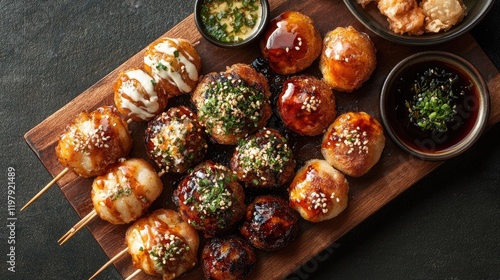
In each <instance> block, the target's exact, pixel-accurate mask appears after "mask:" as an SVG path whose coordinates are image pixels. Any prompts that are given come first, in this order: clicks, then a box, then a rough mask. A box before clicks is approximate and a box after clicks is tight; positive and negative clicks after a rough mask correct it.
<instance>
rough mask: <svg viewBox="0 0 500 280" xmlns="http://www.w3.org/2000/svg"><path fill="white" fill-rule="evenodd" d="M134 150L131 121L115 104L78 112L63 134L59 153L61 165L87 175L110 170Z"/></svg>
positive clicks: (85, 176)
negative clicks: (125, 117) (124, 116)
mask: <svg viewBox="0 0 500 280" xmlns="http://www.w3.org/2000/svg"><path fill="white" fill-rule="evenodd" d="M131 149H132V137H131V136H130V131H129V130H128V126H127V123H126V122H125V120H124V119H123V118H122V117H121V116H120V114H119V113H118V111H117V110H116V108H115V107H111V106H104V107H99V108H97V109H96V110H94V111H92V112H90V113H88V112H82V113H80V114H78V115H77V116H76V117H75V118H74V119H73V121H72V122H71V123H70V124H68V125H67V126H66V128H65V131H64V133H63V134H62V135H61V136H60V137H59V140H58V142H57V147H56V156H57V159H58V160H59V162H60V163H61V165H63V166H65V167H67V168H69V169H71V171H73V172H74V173H76V174H77V175H79V176H82V177H84V178H89V177H94V176H98V175H102V174H104V173H106V171H107V170H108V168H110V167H111V166H112V165H113V164H115V163H116V162H117V161H118V159H120V158H122V157H125V156H127V155H128V153H129V152H130V150H131Z"/></svg>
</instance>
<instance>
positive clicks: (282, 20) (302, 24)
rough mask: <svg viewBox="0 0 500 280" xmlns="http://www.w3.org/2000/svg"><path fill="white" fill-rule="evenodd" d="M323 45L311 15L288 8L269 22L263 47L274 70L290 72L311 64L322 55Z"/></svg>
mask: <svg viewBox="0 0 500 280" xmlns="http://www.w3.org/2000/svg"><path fill="white" fill-rule="evenodd" d="M322 45H323V42H322V39H321V35H320V33H319V31H318V30H317V29H316V27H315V26H314V22H313V20H312V19H311V18H310V17H308V16H306V15H304V14H301V13H300V12H296V11H286V12H283V13H282V14H280V15H279V16H277V17H276V18H274V19H273V20H271V21H270V22H269V25H268V28H267V31H266V33H265V34H264V36H263V37H262V39H261V41H260V50H261V52H262V54H263V56H264V58H266V59H267V60H268V61H269V66H270V67H271V69H273V70H274V72H276V73H278V74H282V75H290V74H295V73H297V72H300V71H302V70H304V69H306V68H307V67H309V66H310V65H311V64H312V63H313V61H314V60H316V59H317V58H318V57H319V55H320V54H321V48H322Z"/></svg>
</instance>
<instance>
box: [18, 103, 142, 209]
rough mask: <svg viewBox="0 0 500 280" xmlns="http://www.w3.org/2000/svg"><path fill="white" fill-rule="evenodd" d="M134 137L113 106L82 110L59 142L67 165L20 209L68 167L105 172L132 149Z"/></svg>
mask: <svg viewBox="0 0 500 280" xmlns="http://www.w3.org/2000/svg"><path fill="white" fill-rule="evenodd" d="M131 148H132V137H131V136H130V132H129V130H128V127H127V122H126V121H125V120H124V119H123V118H122V117H121V116H120V115H119V113H118V111H117V110H116V108H114V107H111V106H103V107H99V108H97V109H96V110H94V111H92V112H90V113H89V112H82V113H80V114H79V115H77V116H76V117H75V119H73V121H72V122H71V123H70V124H68V126H66V128H65V131H64V133H63V134H62V135H61V136H60V138H59V140H58V143H57V146H56V150H55V151H56V156H57V159H58V160H59V162H60V163H61V165H62V166H65V167H66V168H65V169H64V170H63V171H62V172H60V173H59V174H58V175H57V176H56V177H55V178H54V179H53V180H52V181H50V183H49V184H47V185H46V186H45V187H44V188H42V189H41V190H40V191H39V192H38V193H37V194H36V195H35V196H34V197H33V198H32V199H31V200H30V201H28V203H26V205H25V206H24V207H23V208H21V211H22V210H24V209H25V208H26V207H28V206H29V205H30V204H31V203H33V202H34V201H35V200H36V199H38V198H39V197H40V196H41V195H42V194H44V193H45V192H46V191H47V190H48V189H49V188H50V187H51V186H52V185H53V184H54V183H55V182H57V180H59V179H60V178H62V177H63V176H64V175H65V174H66V173H68V172H69V171H73V172H74V173H75V174H77V175H79V176H81V177H84V178H89V177H94V176H97V175H101V174H104V173H105V172H106V171H107V170H108V168H109V167H110V166H111V165H113V164H114V163H116V161H117V160H118V159H120V158H122V157H124V156H126V155H128V153H129V152H130V150H131Z"/></svg>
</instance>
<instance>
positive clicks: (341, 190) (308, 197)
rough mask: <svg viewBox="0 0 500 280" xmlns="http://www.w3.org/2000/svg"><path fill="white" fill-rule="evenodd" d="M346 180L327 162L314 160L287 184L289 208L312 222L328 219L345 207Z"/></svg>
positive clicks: (347, 188) (347, 184)
mask: <svg viewBox="0 0 500 280" xmlns="http://www.w3.org/2000/svg"><path fill="white" fill-rule="evenodd" d="M348 193H349V183H348V182H347V179H346V178H345V177H344V175H343V174H342V173H341V172H340V171H338V170H336V169H335V168H333V167H332V166H331V165H330V164H329V163H328V162H327V161H325V160H319V159H313V160H310V161H308V162H306V164H305V165H304V166H303V167H301V168H300V169H299V170H298V171H297V173H296V175H295V177H294V179H293V181H292V183H290V187H289V194H290V207H292V208H293V209H295V210H297V212H299V214H300V215H301V216H302V218H304V219H306V220H308V221H311V222H320V221H324V220H328V219H331V218H333V217H335V216H337V215H338V214H340V213H341V212H342V211H344V209H345V208H346V207H347V200H348V197H347V195H348Z"/></svg>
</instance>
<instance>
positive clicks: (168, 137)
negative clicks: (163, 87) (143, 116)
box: [144, 106, 207, 173]
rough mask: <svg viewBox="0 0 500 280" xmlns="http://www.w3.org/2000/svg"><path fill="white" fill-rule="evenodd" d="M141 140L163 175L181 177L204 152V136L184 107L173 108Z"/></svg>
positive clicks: (195, 119) (205, 147)
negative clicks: (177, 174)
mask: <svg viewBox="0 0 500 280" xmlns="http://www.w3.org/2000/svg"><path fill="white" fill-rule="evenodd" d="M144 139H145V142H146V152H147V154H148V156H149V157H150V158H151V159H153V160H154V161H155V163H156V164H157V165H158V166H159V167H160V168H161V169H162V170H164V171H165V172H170V173H184V172H186V171H187V170H188V169H189V168H192V167H194V166H195V165H196V164H197V163H199V162H200V161H201V160H202V159H203V157H204V156H205V154H206V152H207V142H206V140H205V132H204V131H203V128H202V127H201V125H200V124H199V123H198V120H197V116H196V114H194V113H193V112H192V111H191V110H190V109H189V108H188V107H186V106H178V107H172V108H170V109H168V111H167V112H164V113H162V114H160V115H158V116H157V117H156V118H155V119H153V120H152V121H150V122H149V123H148V127H147V128H146V133H145V136H144Z"/></svg>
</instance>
